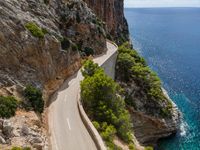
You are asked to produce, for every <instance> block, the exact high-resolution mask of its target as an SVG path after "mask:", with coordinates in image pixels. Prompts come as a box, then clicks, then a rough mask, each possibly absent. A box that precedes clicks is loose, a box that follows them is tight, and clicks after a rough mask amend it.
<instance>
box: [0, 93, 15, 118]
mask: <svg viewBox="0 0 200 150" xmlns="http://www.w3.org/2000/svg"><path fill="white" fill-rule="evenodd" d="M16 109H17V100H16V99H15V98H14V97H10V96H8V97H4V96H0V117H2V118H10V117H12V116H14V115H15V111H16Z"/></svg>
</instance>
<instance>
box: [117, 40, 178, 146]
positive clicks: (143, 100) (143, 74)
mask: <svg viewBox="0 0 200 150" xmlns="http://www.w3.org/2000/svg"><path fill="white" fill-rule="evenodd" d="M116 81H117V82H118V83H119V84H120V85H121V87H123V89H124V97H125V101H126V104H127V107H128V109H129V112H130V114H131V118H132V125H133V131H134V135H135V137H136V138H137V140H138V141H139V142H140V143H141V144H142V145H145V146H146V145H152V146H155V145H156V143H157V141H158V139H160V138H164V137H168V136H170V135H172V134H174V133H176V131H177V130H178V125H179V119H180V114H179V111H178V109H177V107H176V105H175V104H174V103H173V102H172V100H171V99H170V98H169V97H168V95H167V93H166V92H165V91H164V89H162V84H161V81H160V79H159V78H158V77H157V75H156V74H155V73H154V72H153V71H152V70H151V69H150V68H149V67H148V66H147V64H146V62H145V60H144V59H143V58H142V57H140V56H139V54H138V53H137V52H136V51H135V50H133V49H131V48H130V46H129V44H128V43H125V44H123V45H122V46H120V47H119V55H118V59H117V65H116Z"/></svg>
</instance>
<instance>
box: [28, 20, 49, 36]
mask: <svg viewBox="0 0 200 150" xmlns="http://www.w3.org/2000/svg"><path fill="white" fill-rule="evenodd" d="M25 27H26V29H28V30H29V31H30V32H31V34H32V35H33V36H34V37H38V38H44V35H45V34H46V33H47V30H45V29H41V28H40V27H39V26H38V25H37V24H36V23H34V22H28V23H26V24H25Z"/></svg>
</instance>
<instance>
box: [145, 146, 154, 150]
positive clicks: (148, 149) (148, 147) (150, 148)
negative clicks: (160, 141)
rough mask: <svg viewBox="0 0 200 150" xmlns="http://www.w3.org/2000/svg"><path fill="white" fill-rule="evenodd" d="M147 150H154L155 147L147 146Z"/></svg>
mask: <svg viewBox="0 0 200 150" xmlns="http://www.w3.org/2000/svg"><path fill="white" fill-rule="evenodd" d="M145 150H153V147H151V146H147V147H145Z"/></svg>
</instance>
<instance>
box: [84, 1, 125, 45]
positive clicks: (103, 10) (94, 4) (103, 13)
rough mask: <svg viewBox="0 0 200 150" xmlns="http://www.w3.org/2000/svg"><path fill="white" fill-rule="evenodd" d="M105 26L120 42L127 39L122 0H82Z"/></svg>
mask: <svg viewBox="0 0 200 150" xmlns="http://www.w3.org/2000/svg"><path fill="white" fill-rule="evenodd" d="M84 1H85V2H86V3H87V4H88V6H89V7H90V8H91V9H92V10H93V11H94V12H95V13H96V14H97V16H98V17H99V18H100V19H102V20H103V21H104V22H105V23H106V26H107V31H108V34H110V35H111V36H112V37H113V38H114V40H115V41H116V42H117V43H118V44H121V43H122V42H125V41H127V40H129V31H128V25H127V21H126V19H125V17H124V0H84Z"/></svg>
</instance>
